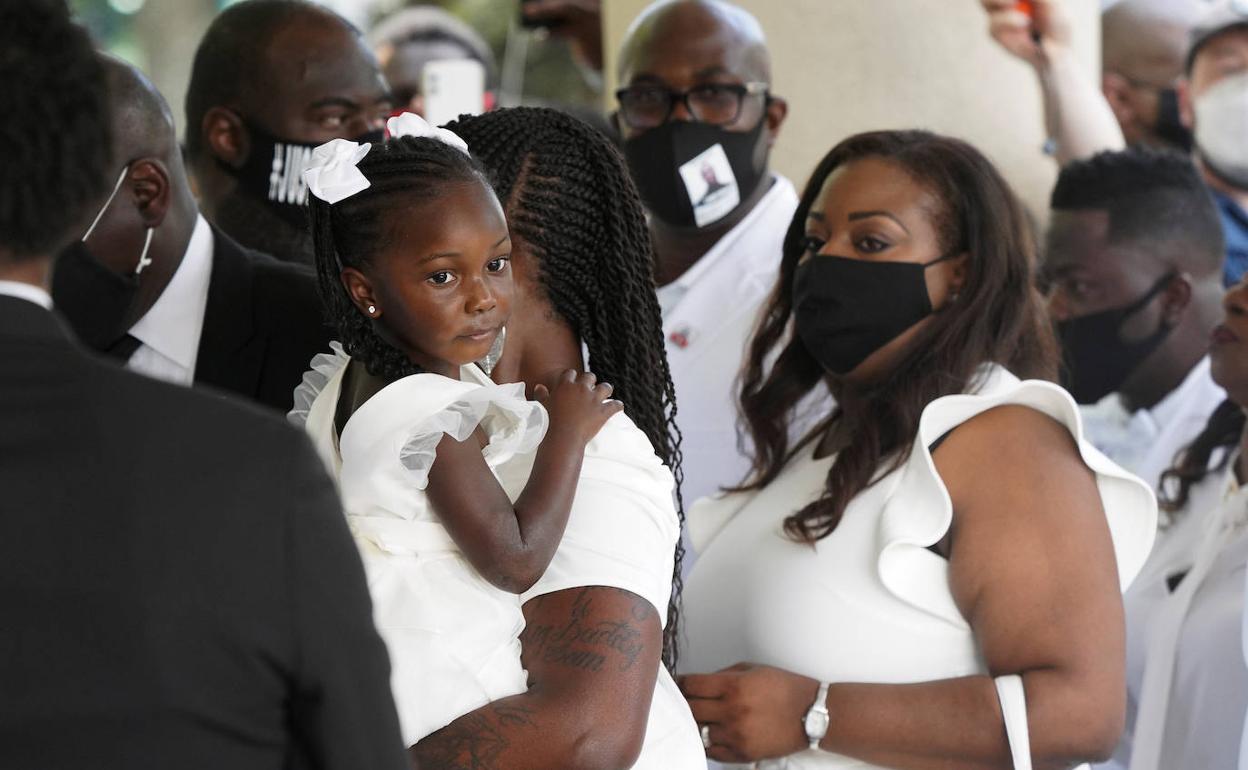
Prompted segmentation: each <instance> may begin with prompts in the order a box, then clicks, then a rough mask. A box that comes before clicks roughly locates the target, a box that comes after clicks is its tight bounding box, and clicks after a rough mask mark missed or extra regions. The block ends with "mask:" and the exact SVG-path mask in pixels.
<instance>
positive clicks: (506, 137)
mask: <svg viewBox="0 0 1248 770" xmlns="http://www.w3.org/2000/svg"><path fill="white" fill-rule="evenodd" d="M447 128H449V129H451V130H452V131H454V132H455V133H457V134H459V135H460V136H462V137H463V138H464V140H465V141H467V142H468V147H469V148H470V149H471V150H472V154H473V155H474V156H475V157H476V158H478V159H479V160H480V161H481V162H482V163H483V164H484V165H485V167H486V168H487V169H488V170H489V172H490V173H491V174H492V175H493V177H494V182H495V188H494V189H495V191H496V192H497V193H498V197H499V198H500V199H501V200H502V201H503V209H504V211H505V212H506V214H507V224H508V227H509V228H510V229H511V232H512V235H513V236H518V237H519V238H521V239H523V240H524V242H525V243H526V244H528V245H529V246H530V247H531V248H532V249H533V252H534V254H535V255H536V256H537V261H538V263H539V265H540V268H539V280H540V282H541V286H542V287H543V289H544V290H545V291H546V293H547V295H548V297H549V299H550V302H551V304H552V305H553V306H554V309H555V312H557V313H558V314H559V315H560V316H561V317H562V318H563V319H564V320H566V321H567V322H568V323H569V324H570V325H571V326H572V330H573V331H574V332H575V333H576V334H577V335H578V336H579V337H580V338H581V340H583V341H584V343H585V346H586V348H588V350H589V362H588V365H589V368H590V370H591V371H593V372H594V373H595V374H596V375H598V376H599V377H600V378H602V379H603V380H605V381H607V382H610V383H611V384H612V386H613V387H614V388H615V396H614V397H615V398H618V399H620V400H621V401H623V402H624V411H625V413H627V414H628V416H629V417H630V418H631V419H632V421H633V422H634V423H636V425H637V427H638V428H640V429H641V430H642V431H643V432H644V433H645V434H646V436H647V437H648V438H649V439H650V443H651V444H652V445H653V446H654V451H655V453H656V454H658V456H659V458H660V459H662V460H663V462H664V463H666V464H667V466H668V467H669V468H670V469H671V470H672V473H673V475H674V476H675V477H676V489H677V515H678V516H679V518H680V522H681V526H682V529H683V526H684V520H685V516H684V504H683V501H682V500H681V498H680V483H681V480H682V473H681V468H680V431H679V430H678V429H677V427H676V391H675V388H674V387H673V385H672V376H671V372H670V370H669V369H668V365H667V356H666V353H665V352H664V347H663V322H662V317H661V315H660V313H659V302H658V298H657V296H656V294H655V288H654V252H653V248H652V247H651V244H650V232H649V230H648V228H647V227H646V218H645V213H644V211H643V209H642V205H641V198H640V197H638V194H637V188H636V187H635V186H634V185H633V183H632V180H631V179H630V178H629V176H628V171H627V169H626V167H625V165H624V160H623V158H621V157H620V154H619V152H618V151H617V150H616V149H615V148H614V147H613V146H612V145H611V143H610V142H609V141H608V140H607V138H606V137H605V136H603V135H602V134H601V133H599V132H598V131H595V130H594V129H593V128H590V127H589V126H588V125H586V124H585V123H582V122H581V121H579V120H577V119H576V118H573V117H570V116H568V115H565V114H564V113H561V112H557V111H555V110H550V109H541V108H532V107H517V108H514V109H505V110H497V111H495V112H490V113H486V114H484V115H479V116H475V117H461V118H460V119H459V120H458V121H456V122H454V123H450V124H448V125H447ZM683 557H684V547H683V546H682V545H681V543H680V542H679V541H678V542H677V544H676V554H675V560H676V564H675V570H674V572H673V575H672V596H671V601H670V602H669V604H668V610H667V627H666V629H665V630H664V637H663V662H664V663H665V664H666V665H667V666H668V668H669V669H670V668H673V667H674V666H675V663H676V639H677V631H678V622H679V610H678V605H679V601H680V589H681V578H680V565H681V561H682V559H683Z"/></svg>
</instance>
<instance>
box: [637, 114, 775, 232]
mask: <svg viewBox="0 0 1248 770" xmlns="http://www.w3.org/2000/svg"><path fill="white" fill-rule="evenodd" d="M766 124H767V118H766V116H763V117H761V118H759V120H758V124H757V125H755V126H754V128H752V129H750V130H749V131H746V132H740V131H729V130H728V129H726V128H723V127H722V126H713V125H708V124H706V123H690V122H687V121H677V120H673V121H668V122H667V123H664V124H662V125H660V126H656V127H655V128H651V129H648V130H646V131H644V132H642V133H641V134H638V135H637V136H635V137H633V138H632V139H629V140H627V141H625V142H624V157H625V158H626V159H627V160H628V166H629V170H630V171H631V172H632V176H633V181H634V182H635V183H636V184H637V191H638V192H639V193H641V199H642V201H643V202H644V203H645V205H646V209H647V210H649V212H650V214H652V215H653V216H655V217H658V218H659V219H660V220H662V221H663V222H665V223H667V224H669V225H673V226H675V227H687V228H702V227H709V226H710V225H713V224H715V223H716V222H718V221H720V220H722V219H723V218H724V217H727V216H729V215H730V214H731V213H732V212H733V211H735V210H736V209H737V208H739V207H740V205H741V204H742V203H744V202H745V201H748V200H749V199H750V196H751V195H753V194H754V191H755V190H756V189H758V185H759V184H760V183H761V182H762V181H763V179H764V177H765V176H766V170H765V169H763V168H758V167H757V166H756V165H755V158H756V156H757V152H758V144H759V142H761V141H765V139H764V137H763V129H764V128H765V127H766ZM717 148H718V157H719V158H721V159H722V160H719V161H718V162H717V159H716V157H715V156H714V155H710V157H708V153H710V152H711V151H712V150H716V149H717ZM702 157H708V161H707V170H708V171H710V172H711V173H710V178H709V179H708V180H707V185H706V187H704V188H703V190H702V192H701V194H700V195H698V196H696V197H695V196H692V190H691V189H690V186H689V182H688V181H687V180H686V178H685V177H684V175H682V169H684V167H686V165H687V164H691V163H697V159H698V158H702ZM725 166H726V167H725ZM716 172H718V174H717V173H716ZM686 173H687V170H686ZM716 193H718V194H719V195H720V196H721V198H722V197H723V196H726V195H727V196H731V197H729V198H726V199H721V200H720V201H719V203H727V204H728V205H716V201H714V200H712V198H713V197H714V195H715V194H716Z"/></svg>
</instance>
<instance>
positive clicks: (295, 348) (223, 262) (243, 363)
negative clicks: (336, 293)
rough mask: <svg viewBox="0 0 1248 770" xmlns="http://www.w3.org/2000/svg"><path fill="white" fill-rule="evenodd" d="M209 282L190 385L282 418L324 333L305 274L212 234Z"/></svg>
mask: <svg viewBox="0 0 1248 770" xmlns="http://www.w3.org/2000/svg"><path fill="white" fill-rule="evenodd" d="M212 236H213V254H212V277H211V279H210V280H209V283H208V303H207V307H206V308H205V311H204V329H203V334H202V336H201V337H200V340H199V358H198V360H197V362H196V364H195V382H196V383H197V384H198V383H204V384H208V385H213V386H215V387H218V388H221V389H223V390H228V391H230V392H232V393H237V394H239V395H242V396H245V397H247V398H249V399H252V400H254V401H257V402H259V403H261V404H264V405H266V406H270V407H273V408H275V409H278V410H281V411H282V412H286V411H288V410H289V409H290V406H291V402H292V397H293V393H294V390H295V387H296V386H297V385H298V384H299V383H300V382H301V381H302V379H303V373H304V372H305V371H307V369H308V362H309V361H311V360H312V357H313V356H314V355H316V354H317V353H323V352H326V351H327V350H329V340H330V334H329V328H328V327H327V326H326V325H325V316H324V311H323V309H322V306H321V300H320V296H319V295H318V293H317V286H316V276H315V274H314V273H313V272H312V271H311V270H310V269H308V268H306V267H303V266H301V265H295V264H291V263H289V262H279V261H278V260H276V259H274V258H273V257H270V256H268V255H267V254H261V253H260V252H258V251H251V250H249V249H244V248H243V247H242V246H239V245H238V243H236V242H235V241H233V240H232V239H231V238H230V237H229V236H228V235H226V234H225V233H223V232H221V231H220V230H218V229H216V228H213V231H212Z"/></svg>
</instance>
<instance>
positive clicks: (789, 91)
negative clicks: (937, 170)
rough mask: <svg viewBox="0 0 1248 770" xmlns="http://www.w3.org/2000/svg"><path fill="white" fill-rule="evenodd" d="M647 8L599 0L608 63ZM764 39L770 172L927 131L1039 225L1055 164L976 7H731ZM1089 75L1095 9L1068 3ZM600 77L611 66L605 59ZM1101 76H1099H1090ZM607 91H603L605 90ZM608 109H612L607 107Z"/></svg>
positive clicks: (1024, 71) (825, 1)
mask: <svg viewBox="0 0 1248 770" xmlns="http://www.w3.org/2000/svg"><path fill="white" fill-rule="evenodd" d="M648 1H649V0H605V5H606V14H605V25H606V37H607V50H608V56H609V57H614V54H615V51H616V50H618V48H619V43H620V40H621V38H622V37H623V34H624V31H625V30H626V29H627V27H628V25H629V23H630V22H631V21H632V20H633V19H634V18H635V17H636V15H637V13H638V12H639V11H640V10H641V9H642V8H644V7H645V6H646V5H647V4H648ZM737 2H738V4H739V5H741V6H743V7H745V8H747V9H749V10H750V11H751V12H753V13H754V14H755V15H756V16H757V17H758V19H759V21H760V22H761V23H762V25H763V29H764V30H766V32H767V36H768V42H769V47H770V49H771V53H772V59H773V65H774V76H775V83H774V90H775V92H776V93H778V94H782V95H783V96H785V97H787V99H788V101H789V118H788V120H787V121H786V123H785V125H784V128H783V131H782V134H781V137H780V140H779V142H778V144H777V147H776V150H775V154H774V155H773V159H772V163H773V166H774V168H776V169H777V170H779V171H780V172H781V173H783V174H785V175H787V176H789V177H790V178H791V179H792V180H793V182H794V184H797V185H798V186H799V187H800V186H801V185H802V184H804V183H805V181H806V177H807V175H808V174H809V172H810V170H811V169H812V168H813V167H814V165H815V163H816V162H817V161H818V160H819V158H820V157H821V156H822V155H823V154H824V153H826V152H827V151H828V150H829V149H830V148H831V147H832V145H834V144H835V143H836V142H837V141H839V140H840V139H842V138H844V137H846V136H848V135H850V134H852V133H855V132H858V131H864V130H868V129H876V128H915V127H920V128H928V129H932V130H934V131H939V132H942V133H947V134H952V135H955V136H958V137H961V138H964V139H967V140H969V141H971V142H972V143H974V144H975V145H976V146H977V147H979V148H980V149H981V150H983V151H984V152H985V153H986V154H987V155H988V156H989V157H990V158H992V160H993V161H994V162H996V163H997V164H998V166H999V167H1000V168H1001V169H1002V171H1003V172H1004V173H1005V174H1006V176H1007V178H1009V180H1010V181H1011V182H1012V183H1013V184H1014V186H1015V189H1016V190H1017V191H1018V192H1019V194H1020V195H1021V196H1022V197H1023V198H1024V200H1025V201H1027V203H1028V205H1029V207H1030V208H1031V209H1032V211H1033V212H1034V213H1035V214H1037V215H1038V216H1040V217H1041V218H1043V212H1044V211H1045V210H1046V209H1047V199H1048V193H1049V190H1050V188H1051V187H1052V184H1053V179H1054V177H1055V174H1056V167H1055V166H1054V164H1053V162H1052V161H1051V160H1050V159H1049V158H1048V157H1046V156H1044V155H1042V154H1041V152H1040V148H1041V146H1042V145H1043V143H1044V130H1043V125H1042V118H1041V114H1042V113H1041V102H1040V93H1039V89H1038V87H1037V85H1036V81H1035V76H1034V74H1033V73H1032V71H1031V69H1030V68H1029V67H1028V66H1027V65H1025V64H1023V63H1021V62H1019V61H1017V60H1015V59H1013V58H1012V57H1010V56H1009V55H1008V54H1006V53H1005V52H1004V51H1002V50H1001V49H1000V48H998V47H997V45H996V44H995V43H994V42H993V41H992V40H991V39H990V38H989V37H988V33H987V24H986V21H985V16H984V13H983V11H982V10H981V8H980V5H979V3H978V2H977V0H737ZM1067 5H1068V6H1069V7H1070V13H1071V15H1072V17H1073V19H1074V26H1075V44H1076V46H1077V48H1078V49H1079V52H1080V54H1081V57H1082V58H1083V61H1084V62H1085V64H1086V66H1087V68H1088V73H1089V76H1092V75H1093V74H1094V73H1095V72H1097V71H1098V70H1097V68H1096V66H1095V62H1097V61H1098V60H1099V56H1100V17H1099V12H1100V6H1099V2H1098V0H1067ZM607 68H608V74H609V75H613V74H614V71H615V62H614V59H613V58H608V63H607ZM1098 78H1099V76H1098ZM613 90H614V84H613V83H609V84H608V90H607V93H608V94H610V93H611V91H613ZM608 98H609V99H611V104H610V108H611V109H614V99H613V98H611V97H608Z"/></svg>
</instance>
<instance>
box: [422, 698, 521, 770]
mask: <svg viewBox="0 0 1248 770" xmlns="http://www.w3.org/2000/svg"><path fill="white" fill-rule="evenodd" d="M526 728H536V722H535V721H534V712H533V710H532V709H531V708H529V707H528V706H525V705H522V704H513V703H506V702H502V701H500V702H496V703H491V704H489V705H487V706H485V707H483V708H481V709H479V710H477V711H474V712H472V713H470V714H465V715H464V716H462V717H460V718H459V719H456V720H455V721H454V722H452V723H450V724H449V725H447V726H446V727H443V728H442V729H441V730H438V731H437V732H435V733H433V734H431V735H428V736H426V737H424V738H422V739H421V740H420V742H419V743H417V744H416V745H415V746H413V747H412V748H411V749H410V750H409V753H410V754H411V756H412V759H414V760H415V761H416V763H417V764H418V765H419V767H420V768H421V769H422V770H493V768H496V767H498V765H497V764H496V763H497V761H498V759H499V758H500V757H501V756H502V755H503V754H504V752H506V751H507V749H508V748H509V747H510V746H511V744H512V742H513V740H514V737H515V736H514V733H515V731H517V730H524V729H526Z"/></svg>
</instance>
